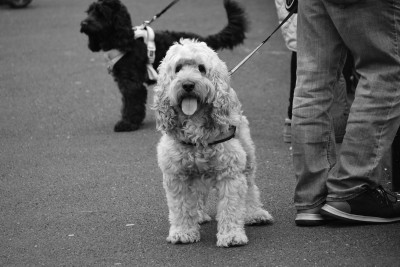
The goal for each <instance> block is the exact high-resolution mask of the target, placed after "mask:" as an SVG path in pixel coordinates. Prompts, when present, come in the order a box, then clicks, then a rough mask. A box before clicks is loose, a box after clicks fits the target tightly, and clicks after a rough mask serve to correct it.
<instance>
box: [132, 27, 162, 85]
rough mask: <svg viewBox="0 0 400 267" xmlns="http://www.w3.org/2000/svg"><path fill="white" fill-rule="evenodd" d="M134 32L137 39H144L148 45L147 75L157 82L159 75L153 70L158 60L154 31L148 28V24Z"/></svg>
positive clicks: (136, 28)
mask: <svg viewBox="0 0 400 267" xmlns="http://www.w3.org/2000/svg"><path fill="white" fill-rule="evenodd" d="M133 30H134V32H135V39H138V38H143V41H144V43H145V44H146V45H147V58H148V62H147V74H148V75H149V79H150V80H153V81H156V80H157V77H158V74H157V71H155V69H154V68H153V63H154V60H155V58H156V44H155V42H154V36H155V34H154V31H153V29H152V28H150V27H149V26H146V23H145V24H143V25H140V26H138V27H134V28H133Z"/></svg>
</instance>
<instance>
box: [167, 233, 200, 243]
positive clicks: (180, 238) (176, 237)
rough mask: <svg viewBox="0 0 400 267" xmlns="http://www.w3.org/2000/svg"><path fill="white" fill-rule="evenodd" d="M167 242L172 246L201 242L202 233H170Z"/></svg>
mask: <svg viewBox="0 0 400 267" xmlns="http://www.w3.org/2000/svg"><path fill="white" fill-rule="evenodd" d="M167 241H168V242H169V243H172V244H186V243H195V242H199V241H200V232H199V231H198V230H188V231H178V230H175V231H170V233H169V236H168V237H167Z"/></svg>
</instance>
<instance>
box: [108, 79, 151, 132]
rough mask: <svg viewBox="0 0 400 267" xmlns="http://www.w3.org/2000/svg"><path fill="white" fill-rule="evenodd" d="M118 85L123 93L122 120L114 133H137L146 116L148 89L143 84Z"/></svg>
mask: <svg viewBox="0 0 400 267" xmlns="http://www.w3.org/2000/svg"><path fill="white" fill-rule="evenodd" d="M118 85H119V88H120V91H121V93H122V109H121V115H122V118H121V120H120V121H119V122H117V124H116V125H115V127H114V131H115V132H130V131H135V130H137V129H139V127H140V125H141V124H142V122H143V120H144V118H145V116H146V101H147V89H146V87H145V86H144V85H143V84H139V83H133V82H126V81H125V82H124V83H122V82H121V83H118ZM128 87H129V88H128Z"/></svg>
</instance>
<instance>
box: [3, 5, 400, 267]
mask: <svg viewBox="0 0 400 267" xmlns="http://www.w3.org/2000/svg"><path fill="white" fill-rule="evenodd" d="M91 1H92V0H68V1H65V0H64V1H61V0H57V1H56V0H33V2H32V4H31V5H30V6H29V7H28V8H26V9H22V10H12V9H10V8H8V7H7V6H4V5H2V6H0V104H1V105H0V123H1V129H0V151H1V154H0V266H41V265H44V266H400V224H388V225H349V224H339V223H332V224H328V225H325V226H320V227H314V228H301V227H296V226H295V224H294V215H295V209H294V207H293V200H292V195H293V189H294V184H295V179H294V175H293V170H292V160H291V148H290V144H286V143H283V139H282V129H283V121H284V119H285V116H286V109H287V102H288V100H287V99H288V94H289V89H288V88H289V62H290V52H289V51H288V50H287V49H286V47H285V46H284V42H283V39H282V36H281V34H280V32H277V33H276V34H275V35H274V37H273V38H271V40H270V41H269V42H268V43H267V44H265V45H264V46H263V47H262V48H261V49H260V50H259V52H257V53H256V54H255V55H254V56H253V57H252V58H251V59H250V60H249V61H248V62H247V63H246V64H245V65H243V66H242V67H241V68H240V69H239V70H238V71H237V72H236V73H235V74H234V76H233V77H232V85H233V87H234V88H235V90H236V91H237V94H238V96H239V98H240V99H241V102H242V104H243V108H244V112H245V114H246V115H247V117H248V119H249V121H250V124H251V131H252V137H253V139H254V142H255V144H256V147H257V148H256V149H257V151H256V153H257V158H258V172H257V183H258V185H259V187H260V190H261V198H262V202H263V203H264V205H265V207H266V209H268V210H269V211H270V212H271V213H272V215H273V216H274V217H275V219H276V222H275V224H273V225H270V226H261V227H247V228H246V231H247V235H248V237H249V244H248V245H247V246H243V247H235V248H228V249H224V248H217V247H216V245H215V244H216V222H215V221H212V222H211V223H208V224H205V225H203V226H202V227H201V241H200V242H199V243H196V244H190V245H172V244H168V243H167V242H166V240H165V239H166V236H167V234H168V229H169V222H168V210H167V204H166V199H165V194H164V190H163V188H162V175H161V171H160V170H159V168H158V166H157V161H156V151H155V148H156V144H157V142H158V140H159V137H160V133H158V132H157V131H156V130H155V121H154V114H153V112H152V111H151V110H150V108H148V113H147V117H146V119H145V121H144V125H143V127H142V128H141V129H140V130H138V131H136V132H130V133H114V132H113V126H114V124H115V123H116V122H117V120H118V119H119V116H120V106H121V104H120V93H119V92H118V89H117V87H116V85H115V84H114V82H113V81H112V78H111V76H109V75H108V74H107V71H106V67H105V63H104V61H103V55H101V54H94V53H92V52H90V51H89V50H88V48H87V37H86V36H85V35H83V34H80V33H79V23H80V21H81V20H82V19H83V18H84V17H85V13H84V11H85V10H86V9H87V7H88V5H89V4H90V3H91ZM124 2H125V3H126V5H127V7H128V9H129V11H130V13H131V15H132V20H133V22H134V24H136V25H139V24H140V23H141V22H142V21H144V20H148V19H150V18H151V17H152V16H153V15H154V14H156V13H157V12H159V11H160V10H162V9H163V8H164V7H165V6H166V5H167V4H168V3H169V1H167V0H163V1H157V0H146V1H144V0H142V1H129V0H125V1H124ZM241 2H242V3H243V4H244V5H245V7H246V10H247V13H248V16H249V20H250V22H251V27H250V31H249V33H248V34H247V39H246V41H245V43H244V45H241V46H239V47H237V48H236V49H234V50H233V51H222V52H221V53H220V57H221V58H222V59H223V60H224V61H226V63H227V65H228V66H229V67H234V66H235V65H236V64H237V63H238V62H239V61H240V60H242V59H243V58H244V57H245V56H246V55H247V54H248V53H249V52H250V51H252V49H253V48H255V47H256V46H257V45H258V44H259V43H260V42H261V41H262V40H264V39H265V37H266V36H267V35H269V33H270V32H272V30H273V29H274V28H275V27H276V25H277V16H276V12H275V6H274V3H273V1H272V0H268V1H265V0H247V1H245V0H241ZM225 24H226V18H225V14H224V9H223V5H222V1H221V0H219V1H216V0H182V1H181V2H179V3H178V4H177V5H175V6H174V7H173V8H172V9H171V10H169V11H168V12H167V13H165V14H164V16H163V17H162V18H160V19H159V20H158V21H157V22H155V23H154V24H153V27H154V29H156V30H159V29H168V30H185V31H194V32H197V33H199V34H202V35H207V34H210V33H215V32H217V31H219V30H220V29H222V27H223V26H224V25H225ZM152 95H153V94H152V88H149V97H148V103H152ZM386 175H388V174H386ZM207 211H208V212H209V213H210V214H211V215H212V216H215V196H211V200H210V202H209V204H208V206H207Z"/></svg>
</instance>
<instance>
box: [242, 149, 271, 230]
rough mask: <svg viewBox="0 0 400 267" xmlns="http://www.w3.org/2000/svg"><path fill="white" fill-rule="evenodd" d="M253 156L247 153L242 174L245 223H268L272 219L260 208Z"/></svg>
mask: <svg viewBox="0 0 400 267" xmlns="http://www.w3.org/2000/svg"><path fill="white" fill-rule="evenodd" d="M255 171H256V165H255V156H253V155H252V154H247V163H246V169H245V171H244V174H245V175H246V178H247V195H246V216H245V224H246V225H262V224H269V223H272V222H273V221H274V219H273V217H272V216H271V214H269V212H268V211H266V210H264V209H263V208H262V206H263V205H262V203H261V201H260V191H259V190H258V187H257V185H256V183H255V181H254V180H255Z"/></svg>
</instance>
